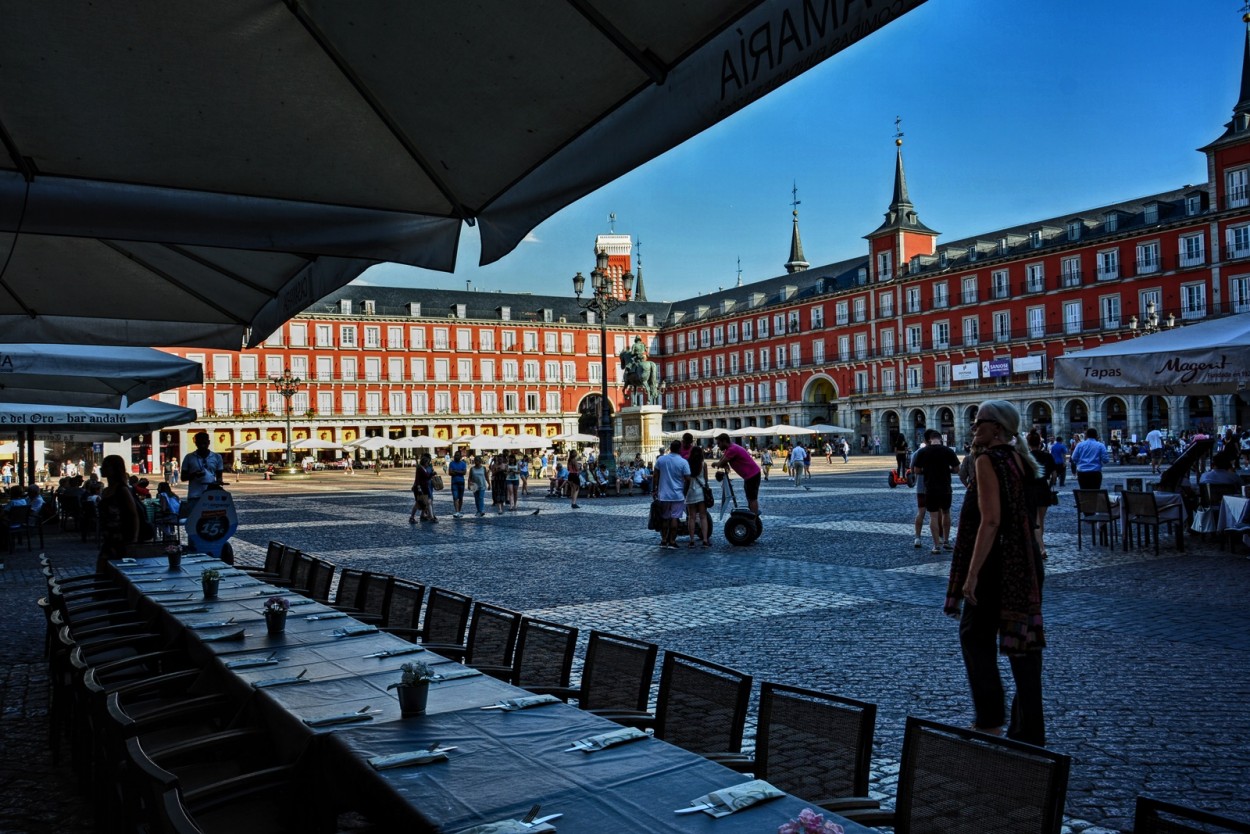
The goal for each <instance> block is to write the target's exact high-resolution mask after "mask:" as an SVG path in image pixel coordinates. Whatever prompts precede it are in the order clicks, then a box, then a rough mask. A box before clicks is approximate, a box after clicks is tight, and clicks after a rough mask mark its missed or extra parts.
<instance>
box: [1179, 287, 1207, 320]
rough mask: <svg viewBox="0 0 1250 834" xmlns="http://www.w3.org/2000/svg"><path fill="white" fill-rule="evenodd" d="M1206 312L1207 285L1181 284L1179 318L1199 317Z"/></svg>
mask: <svg viewBox="0 0 1250 834" xmlns="http://www.w3.org/2000/svg"><path fill="white" fill-rule="evenodd" d="M1206 314H1207V285H1206V284H1202V283H1195V284H1183V285H1182V286H1181V318H1182V319H1200V318H1202V317H1203V316H1205V315H1206Z"/></svg>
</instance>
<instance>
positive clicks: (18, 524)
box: [7, 501, 30, 553]
mask: <svg viewBox="0 0 1250 834" xmlns="http://www.w3.org/2000/svg"><path fill="white" fill-rule="evenodd" d="M7 515H8V528H9V530H8V532H9V552H10V553H12V552H13V550H14V548H15V546H16V544H17V540H18V539H19V538H20V539H25V540H26V549H27V550H30V526H29V524H28V522H29V521H30V505H29V504H27V503H26V502H24V501H23V502H22V503H21V504H18V505H17V506H13V505H12V504H10V505H9V509H8V514H7Z"/></svg>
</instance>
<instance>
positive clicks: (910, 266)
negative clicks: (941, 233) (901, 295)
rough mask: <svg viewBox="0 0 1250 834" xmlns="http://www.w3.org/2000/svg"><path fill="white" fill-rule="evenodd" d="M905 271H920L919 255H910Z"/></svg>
mask: <svg viewBox="0 0 1250 834" xmlns="http://www.w3.org/2000/svg"><path fill="white" fill-rule="evenodd" d="M907 271H908V272H919V271H920V256H919V255H912V256H911V260H910V261H908V262H907Z"/></svg>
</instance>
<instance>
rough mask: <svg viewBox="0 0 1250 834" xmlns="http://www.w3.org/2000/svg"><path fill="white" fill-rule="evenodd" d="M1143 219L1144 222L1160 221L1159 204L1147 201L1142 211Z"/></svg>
mask: <svg viewBox="0 0 1250 834" xmlns="http://www.w3.org/2000/svg"><path fill="white" fill-rule="evenodd" d="M1141 219H1142V222H1143V223H1158V222H1159V204H1158V203H1147V204H1146V208H1145V210H1144V211H1142V215H1141Z"/></svg>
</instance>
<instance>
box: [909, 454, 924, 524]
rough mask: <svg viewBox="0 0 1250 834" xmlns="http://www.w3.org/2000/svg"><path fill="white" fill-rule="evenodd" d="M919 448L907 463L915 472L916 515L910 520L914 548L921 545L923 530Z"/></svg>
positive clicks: (922, 486)
mask: <svg viewBox="0 0 1250 834" xmlns="http://www.w3.org/2000/svg"><path fill="white" fill-rule="evenodd" d="M923 448H924V447H923V446H921V447H920V449H923ZM920 449H917V450H916V451H915V452H914V453H913V454H912V456H911V458H912V459H911V461H910V462H909V464H908V465H909V466H910V467H911V469H912V471H913V472H915V474H916V517H915V519H913V521H912V523H913V526H914V527H915V528H916V538H914V539H912V543H911V546H912V547H915V548H919V547H920V546H921V542H920V534H921V533H923V532H924V517H925V512H926V507H925V487H924V473H923V472H916V455H918V454H920Z"/></svg>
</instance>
